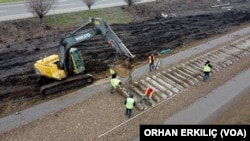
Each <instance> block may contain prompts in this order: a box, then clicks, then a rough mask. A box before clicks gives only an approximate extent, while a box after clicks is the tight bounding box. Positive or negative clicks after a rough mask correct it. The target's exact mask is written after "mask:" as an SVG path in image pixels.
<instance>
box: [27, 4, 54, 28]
mask: <svg viewBox="0 0 250 141" xmlns="http://www.w3.org/2000/svg"><path fill="white" fill-rule="evenodd" d="M56 2H57V0H26V3H25V4H26V6H27V7H28V8H29V11H30V12H31V13H32V14H33V15H35V16H38V17H39V18H40V23H41V24H42V23H43V17H44V16H45V15H46V14H47V13H48V12H49V10H50V9H51V8H52V7H53V5H55V4H56Z"/></svg>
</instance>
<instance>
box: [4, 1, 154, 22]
mask: <svg viewBox="0 0 250 141" xmlns="http://www.w3.org/2000/svg"><path fill="white" fill-rule="evenodd" d="M150 1H153V0H141V1H140V2H139V3H144V2H150ZM122 5H126V3H125V2H124V0H97V1H96V3H95V4H94V5H93V6H92V7H91V9H101V8H107V7H115V6H122ZM84 10H88V7H87V6H86V5H85V3H84V2H83V1H82V0H58V2H57V4H56V5H55V6H54V7H53V8H52V9H51V10H50V11H49V13H48V15H53V14H60V13H68V12H76V11H84ZM30 17H33V15H32V14H31V13H30V12H29V11H28V8H27V6H26V5H25V3H24V2H15V3H6V4H0V21H8V20H16V19H22V18H30Z"/></svg>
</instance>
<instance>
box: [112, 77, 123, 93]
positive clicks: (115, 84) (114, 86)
mask: <svg viewBox="0 0 250 141" xmlns="http://www.w3.org/2000/svg"><path fill="white" fill-rule="evenodd" d="M121 85H122V82H121V80H119V79H117V78H113V79H111V91H110V93H111V94H113V93H114V89H117V88H119V87H120V86H121Z"/></svg>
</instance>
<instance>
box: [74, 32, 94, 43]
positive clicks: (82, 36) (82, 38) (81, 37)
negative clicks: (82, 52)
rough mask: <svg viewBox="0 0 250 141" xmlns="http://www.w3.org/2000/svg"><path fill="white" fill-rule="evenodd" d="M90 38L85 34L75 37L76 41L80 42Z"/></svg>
mask: <svg viewBox="0 0 250 141" xmlns="http://www.w3.org/2000/svg"><path fill="white" fill-rule="evenodd" d="M90 37H91V35H90V33H87V34H83V35H81V36H79V37H76V38H75V39H76V41H82V40H85V39H87V38H90Z"/></svg>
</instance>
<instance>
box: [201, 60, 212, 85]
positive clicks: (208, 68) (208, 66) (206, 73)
mask: <svg viewBox="0 0 250 141" xmlns="http://www.w3.org/2000/svg"><path fill="white" fill-rule="evenodd" d="M212 68H213V66H212V65H211V64H210V61H207V62H206V63H205V64H204V67H203V72H204V76H203V80H204V81H207V80H208V78H209V76H210V72H211V69H212Z"/></svg>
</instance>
